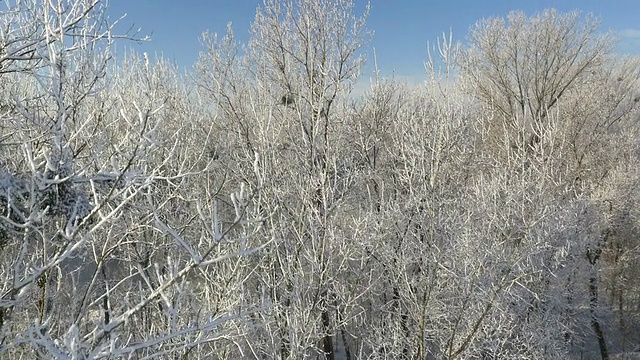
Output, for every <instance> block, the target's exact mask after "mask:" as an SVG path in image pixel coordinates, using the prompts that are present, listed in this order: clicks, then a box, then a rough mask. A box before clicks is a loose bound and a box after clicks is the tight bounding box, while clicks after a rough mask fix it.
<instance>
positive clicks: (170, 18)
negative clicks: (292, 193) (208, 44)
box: [108, 0, 640, 81]
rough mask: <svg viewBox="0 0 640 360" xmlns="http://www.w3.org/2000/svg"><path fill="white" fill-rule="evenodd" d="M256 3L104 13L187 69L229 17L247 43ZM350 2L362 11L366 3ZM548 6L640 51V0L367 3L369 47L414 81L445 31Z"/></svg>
mask: <svg viewBox="0 0 640 360" xmlns="http://www.w3.org/2000/svg"><path fill="white" fill-rule="evenodd" d="M261 3H262V1H261V0H183V1H176V0H110V1H109V10H108V14H109V16H110V18H111V19H112V20H113V19H115V18H117V17H119V16H121V15H124V14H127V16H126V17H125V18H124V19H123V20H122V23H121V25H120V27H119V29H120V30H121V31H124V30H126V29H127V28H128V27H129V26H134V28H136V29H137V28H141V29H142V30H141V33H142V34H144V35H150V36H151V38H152V41H151V42H149V43H145V44H142V45H138V44H136V43H127V44H126V46H130V47H132V48H133V49H135V50H136V51H138V52H148V53H149V54H150V55H152V56H153V55H154V54H161V55H162V56H163V57H164V58H166V59H169V60H171V61H175V62H176V63H177V64H178V65H179V66H180V68H191V67H192V66H193V64H194V63H195V61H196V60H197V58H198V52H199V51H200V50H201V46H200V42H199V37H200V35H201V34H202V33H203V32H204V31H206V30H210V31H211V32H217V33H225V31H226V25H227V23H228V22H232V23H233V29H234V33H235V34H236V37H238V38H239V39H241V40H246V39H247V37H248V33H249V26H250V24H251V21H252V20H253V17H254V15H255V9H256V7H257V6H258V5H260V4H261ZM355 3H356V6H357V8H358V9H359V10H360V11H361V10H362V9H363V8H364V5H365V4H366V1H363V0H355ZM551 7H553V8H556V9H558V10H559V11H572V10H580V11H582V12H583V13H593V14H595V15H597V16H599V17H600V18H601V19H602V30H603V31H606V30H613V31H615V32H617V33H619V34H620V37H621V43H620V44H619V46H618V51H620V52H622V53H627V54H632V55H640V1H638V0H609V1H604V0H448V1H445V0H422V1H420V0H371V13H370V15H369V18H368V21H367V24H368V25H367V26H368V28H369V29H371V30H373V31H374V37H373V40H372V42H371V44H370V45H369V47H368V49H367V50H368V52H371V50H372V48H375V50H376V54H377V59H378V65H379V67H380V68H381V69H382V71H383V73H384V74H391V73H393V74H395V76H396V77H399V78H407V79H409V81H412V80H414V79H417V78H420V77H421V75H422V74H423V73H424V70H423V69H424V67H423V64H424V61H425V59H426V56H427V55H426V44H427V41H430V42H432V43H433V42H434V41H435V40H436V38H437V37H439V36H441V35H442V33H443V32H446V33H448V32H449V30H450V29H451V30H452V31H453V35H454V40H458V41H464V39H465V37H466V35H467V33H468V32H469V29H470V28H471V27H472V26H473V25H474V24H475V23H476V22H477V21H478V20H480V19H482V18H486V17H492V16H505V15H506V14H507V13H508V12H509V11H512V10H523V11H524V12H525V13H527V14H533V13H535V12H539V11H542V10H544V9H545V8H551ZM121 46H123V45H121ZM119 49H122V48H121V47H120V48H119ZM119 51H120V52H121V51H122V50H119ZM364 76H367V77H368V76H370V74H366V73H365V74H364Z"/></svg>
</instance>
